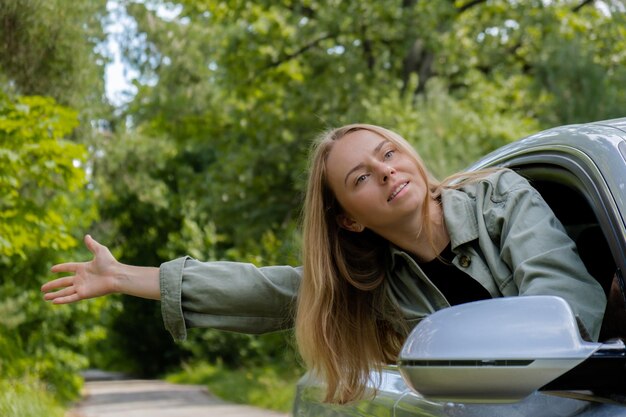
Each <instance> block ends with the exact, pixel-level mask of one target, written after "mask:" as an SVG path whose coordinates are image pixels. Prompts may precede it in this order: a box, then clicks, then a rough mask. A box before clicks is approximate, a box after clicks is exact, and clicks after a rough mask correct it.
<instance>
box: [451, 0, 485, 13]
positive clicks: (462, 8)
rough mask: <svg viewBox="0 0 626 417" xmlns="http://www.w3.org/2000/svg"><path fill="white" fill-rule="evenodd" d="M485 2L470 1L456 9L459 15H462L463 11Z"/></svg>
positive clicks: (480, 0)
mask: <svg viewBox="0 0 626 417" xmlns="http://www.w3.org/2000/svg"><path fill="white" fill-rule="evenodd" d="M486 1H487V0H471V1H468V2H467V3H465V4H464V5H463V6H461V7H459V8H458V9H456V10H457V11H458V12H459V14H461V13H463V12H464V11H466V10H468V9H471V8H472V7H474V6H478V5H479V4H481V3H485V2H486Z"/></svg>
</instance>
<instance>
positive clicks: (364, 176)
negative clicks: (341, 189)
mask: <svg viewBox="0 0 626 417" xmlns="http://www.w3.org/2000/svg"><path fill="white" fill-rule="evenodd" d="M366 179H367V174H363V175H359V176H358V177H356V181H355V184H356V185H359V184H360V183H361V182H363V181H365V180H366Z"/></svg>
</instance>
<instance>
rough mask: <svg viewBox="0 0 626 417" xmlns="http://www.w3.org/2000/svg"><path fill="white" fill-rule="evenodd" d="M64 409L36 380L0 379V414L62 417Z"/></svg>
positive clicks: (21, 416) (20, 416) (26, 416)
mask: <svg viewBox="0 0 626 417" xmlns="http://www.w3.org/2000/svg"><path fill="white" fill-rule="evenodd" d="M65 411H66V410H65V408H64V407H63V406H62V405H60V404H59V403H58V402H57V401H56V400H55V399H54V396H53V395H52V394H51V393H50V392H48V390H47V389H46V388H45V386H44V385H43V384H42V383H41V382H39V381H37V380H30V379H18V380H4V381H0V416H19V417H41V416H46V417H63V415H64V414H65Z"/></svg>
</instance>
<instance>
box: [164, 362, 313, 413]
mask: <svg viewBox="0 0 626 417" xmlns="http://www.w3.org/2000/svg"><path fill="white" fill-rule="evenodd" d="M301 375H302V370H301V369H299V368H298V369H293V368H289V369H287V368H281V367H280V366H273V365H265V366H256V367H247V368H239V369H229V368H227V367H225V366H224V365H222V364H220V363H218V364H209V363H207V362H199V363H193V364H187V365H185V366H184V367H183V369H182V370H181V371H180V372H177V373H174V374H170V375H168V376H167V377H166V379H167V380H168V381H169V382H174V383H181V384H196V385H204V386H206V387H207V389H208V390H209V391H210V392H211V393H212V394H214V395H216V396H218V397H220V398H221V399H223V400H226V401H230V402H233V403H238V404H248V405H253V406H256V407H261V408H266V409H270V410H277V411H283V412H288V411H290V410H291V408H292V406H293V400H294V396H295V387H296V382H297V381H298V379H299V378H300V376H301Z"/></svg>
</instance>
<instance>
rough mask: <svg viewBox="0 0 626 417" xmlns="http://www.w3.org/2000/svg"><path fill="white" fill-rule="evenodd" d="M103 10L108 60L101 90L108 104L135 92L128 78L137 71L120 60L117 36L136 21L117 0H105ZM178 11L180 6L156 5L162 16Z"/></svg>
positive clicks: (125, 99)
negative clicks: (104, 93) (106, 0)
mask: <svg viewBox="0 0 626 417" xmlns="http://www.w3.org/2000/svg"><path fill="white" fill-rule="evenodd" d="M107 11H108V13H109V15H108V21H107V23H106V24H105V32H106V33H107V41H106V49H107V50H108V53H109V55H110V56H111V58H112V60H111V62H109V63H108V64H107V65H106V68H105V75H104V83H105V92H106V96H107V98H108V99H109V101H110V102H111V104H113V105H114V106H116V107H121V106H123V105H124V104H127V103H128V102H130V101H131V100H132V99H133V97H134V95H135V94H136V93H137V88H136V87H135V86H134V85H133V84H132V80H133V79H135V78H137V76H138V75H139V74H138V73H137V71H134V70H133V69H132V68H129V67H128V65H125V64H124V62H123V61H122V53H121V50H120V44H119V42H118V38H119V37H120V36H122V34H123V33H124V31H128V30H130V31H136V28H137V25H136V23H135V21H134V19H133V18H131V17H130V16H128V14H126V9H125V8H124V6H123V5H122V4H120V2H119V1H118V0H109V1H108V2H107ZM180 11H181V8H180V7H176V6H174V7H171V6H170V7H168V6H166V5H161V6H159V7H158V8H157V9H156V14H157V15H158V16H159V17H161V18H163V19H174V18H176V16H177V15H178V14H179V13H180Z"/></svg>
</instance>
